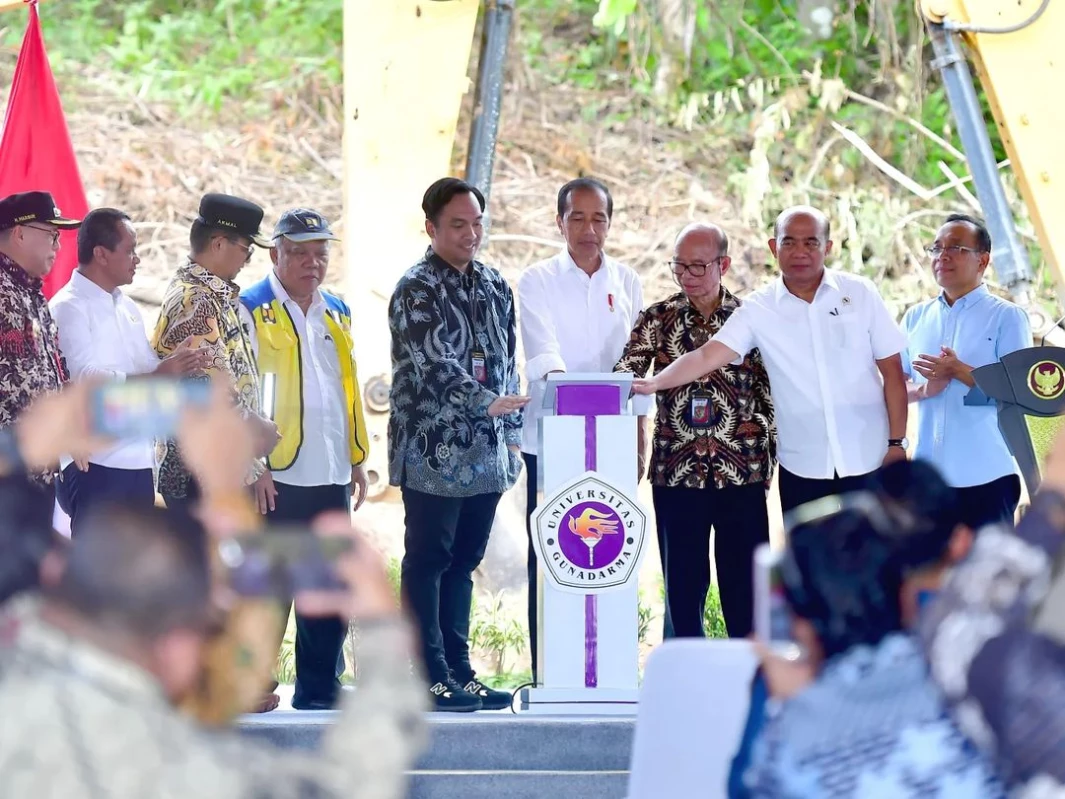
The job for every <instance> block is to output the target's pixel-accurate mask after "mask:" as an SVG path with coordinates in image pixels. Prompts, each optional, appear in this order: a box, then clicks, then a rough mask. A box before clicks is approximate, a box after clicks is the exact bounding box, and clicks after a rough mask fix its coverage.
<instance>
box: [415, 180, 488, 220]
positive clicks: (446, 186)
mask: <svg viewBox="0 0 1065 799" xmlns="http://www.w3.org/2000/svg"><path fill="white" fill-rule="evenodd" d="M460 194H472V195H473V196H474V197H476V198H477V203H478V204H479V205H480V206H481V212H482V213H484V209H485V201H484V195H483V194H482V193H481V190H480V189H478V188H477V187H476V186H474V185H472V184H470V183H467V182H466V181H464V180H460V179H459V178H440V180H438V181H436V183H434V184H433V185H432V186H430V187H429V188H428V189H426V190H425V196H423V197H422V211H424V212H425V218H426V219H427V220H428V221H430V222H432V223H433V224H434V225H435V224H436V223H437V221H438V220H439V219H440V212H441V211H443V210H444V206H446V205H447V204H448V203H449V202H451V201H452V200H453V199H455V198H456V197H457V196H458V195H460Z"/></svg>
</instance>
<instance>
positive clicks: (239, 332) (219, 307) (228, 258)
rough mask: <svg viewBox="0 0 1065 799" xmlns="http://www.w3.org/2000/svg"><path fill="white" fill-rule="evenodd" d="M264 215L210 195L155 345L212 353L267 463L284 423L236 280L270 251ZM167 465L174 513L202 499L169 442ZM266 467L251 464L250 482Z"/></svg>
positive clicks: (166, 487) (164, 476)
mask: <svg viewBox="0 0 1065 799" xmlns="http://www.w3.org/2000/svg"><path fill="white" fill-rule="evenodd" d="M262 218H263V209H262V208H260V207H259V206H258V205H255V204H254V203H251V202H249V201H247V200H244V199H241V198H239V197H231V196H229V195H226V194H207V195H204V197H203V199H202V200H201V201H200V213H199V216H198V217H196V219H195V220H194V221H193V223H192V230H191V231H190V234H189V243H190V245H191V253H190V255H189V257H188V258H187V259H186V260H185V261H184V263H182V264H181V266H180V267H178V271H177V275H175V277H174V279H173V280H172V281H171V282H170V285H169V286H168V287H167V290H166V295H165V296H164V297H163V305H162V308H160V310H159V321H158V323H157V324H156V327H155V335H154V337H153V339H152V346H153V347H154V348H155V351H156V352H157V353H158V355H159V357H160V358H165V357H167V356H168V355H170V354H171V353H172V352H173V351H174V350H175V349H177V348H178V347H180V346H181V345H182V343H184V342H188V343H189V344H190V345H192V346H194V347H199V348H203V349H206V350H207V352H208V364H209V365H208V367H207V370H206V372H207V374H208V376H209V375H210V374H212V373H221V374H225V375H228V376H229V377H230V378H231V380H232V381H233V383H234V386H235V390H236V401H237V404H238V406H239V407H240V408H241V410H242V411H243V412H244V415H245V417H246V418H248V419H250V420H251V421H252V422H253V424H254V427H255V429H256V432H257V440H258V443H259V445H260V446H259V453H258V454H259V455H260V456H261V457H265V456H266V455H268V454H269V453H270V451H271V450H273V448H274V446H275V445H276V444H277V442H278V434H277V425H275V424H274V423H273V422H272V421H271V420H269V419H266V418H264V417H263V416H262V415H261V414H260V411H259V406H260V397H259V375H258V372H257V371H256V369H255V357H254V354H253V352H252V348H251V343H250V342H249V339H248V335H247V333H246V332H245V330H244V327H243V325H242V324H241V321H240V315H239V309H238V305H239V296H240V289H239V287H238V286H237V284H236V283H234V282H233V281H234V280H235V279H236V277H237V273H239V272H240V270H241V269H242V268H243V267H244V265H245V264H246V263H247V262H248V261H249V260H251V255H252V252H253V251H254V247H255V246H256V245H257V246H259V247H263V248H269V247H270V241H269V240H268V239H265V238H263V237H262V236H261V235H260V233H259V225H260V224H261V222H262ZM165 446H166V452H165V455H164V456H163V458H162V462H161V463H160V465H159V479H158V489H159V493H160V494H162V495H163V499H164V500H165V501H166V504H167V506H168V507H175V506H179V505H185V504H187V503H189V502H191V501H193V500H195V499H196V498H197V496H198V490H197V488H196V485H195V483H194V482H193V481H192V480H191V478H190V475H189V471H188V469H187V468H186V467H185V465H184V464H183V463H182V462H181V454H180V452H179V450H178V447H177V444H176V443H175V442H174V441H172V440H171V441H167V442H166V445H165ZM265 468H266V467H265V466H264V464H263V463H262V461H260V460H256V461H255V462H254V463H252V464H250V466H249V471H248V484H249V485H251V484H252V483H254V482H255V481H256V480H257V479H258V478H259V476H260V475H262V473H263V470H264V469H265Z"/></svg>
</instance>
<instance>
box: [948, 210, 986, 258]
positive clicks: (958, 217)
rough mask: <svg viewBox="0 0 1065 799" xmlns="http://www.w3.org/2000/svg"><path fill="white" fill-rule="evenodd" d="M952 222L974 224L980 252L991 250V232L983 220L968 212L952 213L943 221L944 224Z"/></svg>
mask: <svg viewBox="0 0 1065 799" xmlns="http://www.w3.org/2000/svg"><path fill="white" fill-rule="evenodd" d="M951 222H965V223H966V224H969V225H972V226H973V228H975V230H976V248H977V249H978V250H979V251H980V252H991V233H990V231H988V229H987V225H985V224H984V223H983V222H982V221H980V220H979V219H977V218H976V217H975V216H969V215H968V214H951V215H950V216H948V217H947V218H946V219H945V220H944V221H943V224H944V225H949V224H950V223H951Z"/></svg>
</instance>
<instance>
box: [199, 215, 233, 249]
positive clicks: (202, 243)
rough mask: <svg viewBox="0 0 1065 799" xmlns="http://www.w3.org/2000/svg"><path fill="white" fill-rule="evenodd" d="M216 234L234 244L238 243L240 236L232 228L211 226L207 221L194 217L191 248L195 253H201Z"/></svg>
mask: <svg viewBox="0 0 1065 799" xmlns="http://www.w3.org/2000/svg"><path fill="white" fill-rule="evenodd" d="M216 236H221V237H222V238H224V239H227V240H228V241H231V242H233V243H234V244H236V243H238V241H239V239H240V236H239V235H238V234H235V233H234V232H233V231H232V230H226V229H224V228H220V227H211V226H210V225H208V224H207V223H206V222H201V221H200V220H199V219H194V220H193V222H192V227H191V228H190V229H189V248H190V249H191V250H192V254H193V255H199V254H200V253H202V252H203V251H204V250H206V249H207V246H208V245H209V244H210V243H211V239H213V238H215V237H216Z"/></svg>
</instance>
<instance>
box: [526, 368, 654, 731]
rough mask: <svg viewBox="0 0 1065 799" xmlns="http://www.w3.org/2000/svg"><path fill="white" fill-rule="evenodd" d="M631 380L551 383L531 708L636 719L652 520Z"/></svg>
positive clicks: (543, 424)
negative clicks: (643, 584) (536, 681)
mask: <svg viewBox="0 0 1065 799" xmlns="http://www.w3.org/2000/svg"><path fill="white" fill-rule="evenodd" d="M631 385H632V375H631V374H553V375H550V376H549V377H548V380H547V393H546V395H545V397H544V415H543V417H542V418H541V420H540V431H539V437H540V450H539V456H538V458H537V465H538V470H539V474H538V475H529V476H528V479H536V480H537V488H538V493H539V496H540V501H539V503H538V504H537V508H536V511H535V513H534V514H533V519H532V525H531V526H532V539H533V547H534V549H535V550H536V555H537V559H538V562H539V568H538V570H537V571H538V576H537V583H538V587H539V590H538V597H539V613H538V627H539V629H537V630H535V631H533V632H532V634H533V635H536V636H537V641H538V644H539V646H538V657H539V663H538V664H537V672H538V673H539V674H540V675H541V679H542V685H541V686H538V687H535V688H530V689H526V690H524V691H523V692H522V709H523V710H526V711H529V712H532V713H551V714H623V715H629V714H632V715H634V714H635V713H636V704H637V696H638V691H639V663H638V659H639V638H638V627H639V612H638V602H637V585H636V583H637V576H638V574H639V570H640V563H641V562H642V560H643V555H644V551H645V549H646V547H645V543H646V539H647V514H646V512H645V511H644V509H643V508H642V507H641V506H640V504H639V502H638V501H637V500H636V488H637V480H636V476H637V475H636V469H637V466H636V423H637V420H636V417H635V416H633V415H631V414H630V413H629V391H630V387H631Z"/></svg>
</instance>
